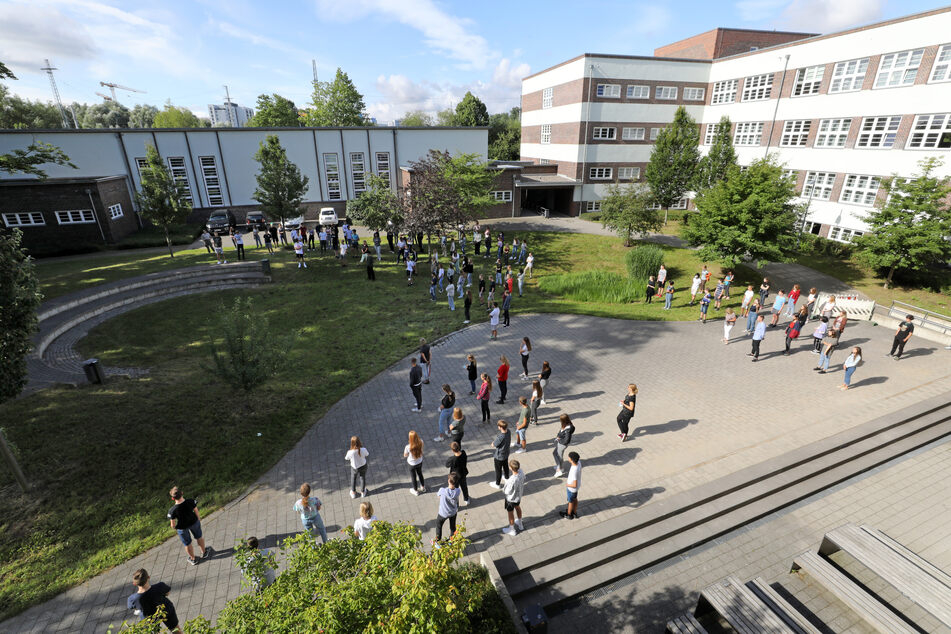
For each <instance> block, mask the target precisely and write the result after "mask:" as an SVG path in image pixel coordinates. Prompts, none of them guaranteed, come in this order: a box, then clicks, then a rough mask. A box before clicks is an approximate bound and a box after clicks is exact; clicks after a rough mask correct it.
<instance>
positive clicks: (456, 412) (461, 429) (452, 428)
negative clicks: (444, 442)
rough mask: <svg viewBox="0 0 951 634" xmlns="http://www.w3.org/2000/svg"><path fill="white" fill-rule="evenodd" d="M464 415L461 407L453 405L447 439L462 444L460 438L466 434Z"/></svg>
mask: <svg viewBox="0 0 951 634" xmlns="http://www.w3.org/2000/svg"><path fill="white" fill-rule="evenodd" d="M465 429H466V415H465V414H463V413H462V408H461V407H454V408H453V410H452V417H451V418H450V419H449V440H451V441H452V442H454V443H456V444H458V445H459V446H462V438H463V436H465V435H466V431H465Z"/></svg>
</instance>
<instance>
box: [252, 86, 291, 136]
mask: <svg viewBox="0 0 951 634" xmlns="http://www.w3.org/2000/svg"><path fill="white" fill-rule="evenodd" d="M247 127H249V128H299V127H300V117H299V115H298V112H297V106H295V105H294V102H293V101H291V100H290V99H286V98H284V97H282V96H280V95H278V94H277V93H275V94H274V95H258V103H257V105H256V106H255V108H254V116H253V117H251V119H250V120H249V121H248V126H247Z"/></svg>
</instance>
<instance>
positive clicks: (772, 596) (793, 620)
mask: <svg viewBox="0 0 951 634" xmlns="http://www.w3.org/2000/svg"><path fill="white" fill-rule="evenodd" d="M746 587H747V588H749V589H750V590H751V591H752V592H753V594H755V595H756V596H757V597H759V598H760V600H761V601H763V602H764V603H766V604H767V605H769V607H770V608H771V609H772V610H773V612H775V613H776V616H778V617H779V618H781V619H783V621H785V622H786V624H787V625H789V626H790V627H791V628H792V629H793V630H796V629H798V630H799V631H800V632H802V634H822V632H821V630H819V628H817V627H815V626H814V625H813V624H812V623H810V622H809V619H807V618H806V617H805V616H803V615H802V613H801V612H799V610H797V609H796V608H794V607H793V606H792V605H790V603H789V602H788V601H787V600H786V599H784V598H783V597H782V595H780V594H779V593H778V592H776V590H774V589H773V588H772V587H771V586H770V585H769V584H768V583H766V582H765V581H763V579H762V578H760V577H757V578H755V579H753V580H752V581H747V582H746Z"/></svg>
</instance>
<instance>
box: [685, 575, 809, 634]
mask: <svg viewBox="0 0 951 634" xmlns="http://www.w3.org/2000/svg"><path fill="white" fill-rule="evenodd" d="M710 610H713V611H715V612H716V613H717V614H719V615H720V616H722V617H723V618H724V619H726V622H727V623H729V624H730V626H731V627H732V628H733V629H734V630H736V631H737V632H739V634H801V633H800V632H799V630H797V629H793V628H792V627H790V626H789V625H787V624H786V622H784V621H783V620H782V619H780V618H779V617H778V616H777V615H776V614H775V613H774V612H773V610H772V609H771V608H770V606H769V605H767V604H766V603H765V602H763V601H762V600H761V599H760V598H759V597H757V596H756V595H755V594H753V592H752V591H751V590H750V589H749V588H747V587H746V586H744V585H743V584H742V583H740V582H739V581H738V580H737V579H736V578H735V577H727V578H726V579H722V580H720V581H718V582H717V583H715V584H713V585H712V586H709V587H707V588H705V589H704V590H703V592H701V593H700V598H699V599H698V600H697V609H696V611H695V612H694V614H695V615H697V616H702V615H703V614H706V613H708V612H709V611H710Z"/></svg>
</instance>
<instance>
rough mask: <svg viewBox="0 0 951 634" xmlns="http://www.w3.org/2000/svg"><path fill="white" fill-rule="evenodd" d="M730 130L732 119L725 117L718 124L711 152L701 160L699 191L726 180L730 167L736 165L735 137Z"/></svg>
mask: <svg viewBox="0 0 951 634" xmlns="http://www.w3.org/2000/svg"><path fill="white" fill-rule="evenodd" d="M730 129H731V123H730V117H727V116H726V115H724V116H723V117H721V118H720V122H719V123H717V124H716V132H714V136H713V145H711V146H710V151H709V152H708V153H707V155H706V156H704V157H703V158H701V159H700V165H699V166H698V169H697V191H700V190H704V189H710V188H711V187H713V186H714V185H716V184H717V183H719V182H720V181H722V180H723V179H724V178H726V175H727V172H728V171H729V170H730V167H731V166H734V165H736V151H735V150H734V149H733V136H732V133H731V132H730Z"/></svg>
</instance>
